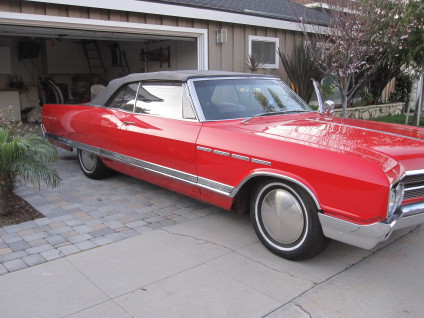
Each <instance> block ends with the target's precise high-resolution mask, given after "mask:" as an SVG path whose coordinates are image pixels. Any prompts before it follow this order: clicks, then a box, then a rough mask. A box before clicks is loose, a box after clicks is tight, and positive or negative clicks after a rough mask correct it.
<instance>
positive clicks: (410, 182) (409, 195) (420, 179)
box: [402, 173, 424, 199]
mask: <svg viewBox="0 0 424 318" xmlns="http://www.w3.org/2000/svg"><path fill="white" fill-rule="evenodd" d="M402 183H403V184H404V185H405V196H404V199H413V198H419V197H424V173H419V174H411V175H406V176H405V177H404V178H403V179H402Z"/></svg>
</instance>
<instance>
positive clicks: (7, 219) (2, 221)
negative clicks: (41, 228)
mask: <svg viewBox="0 0 424 318" xmlns="http://www.w3.org/2000/svg"><path fill="white" fill-rule="evenodd" d="M9 202H10V204H9V205H8V206H7V211H6V214H5V215H4V214H2V213H0V228H1V227H4V226H8V225H13V224H19V223H22V222H27V221H32V220H36V219H39V218H42V217H44V215H43V214H41V213H40V212H38V211H37V210H36V209H34V208H33V207H32V205H31V204H29V203H28V202H26V201H25V200H24V199H22V198H21V197H20V196H18V195H16V194H13V195H12V197H11V198H10V201H9Z"/></svg>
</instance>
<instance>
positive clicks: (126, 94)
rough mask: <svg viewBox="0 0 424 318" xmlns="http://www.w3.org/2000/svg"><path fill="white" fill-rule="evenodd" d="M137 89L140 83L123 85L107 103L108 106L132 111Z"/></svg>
mask: <svg viewBox="0 0 424 318" xmlns="http://www.w3.org/2000/svg"><path fill="white" fill-rule="evenodd" d="M137 89H138V83H130V84H126V85H124V86H122V87H121V88H120V89H119V90H118V91H117V92H116V93H115V95H114V96H113V97H112V99H111V100H110V101H109V102H108V103H107V106H108V107H111V108H119V109H122V110H126V111H130V112H132V111H133V110H134V105H135V97H136V94H137Z"/></svg>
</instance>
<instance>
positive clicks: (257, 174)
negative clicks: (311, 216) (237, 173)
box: [230, 172, 321, 210]
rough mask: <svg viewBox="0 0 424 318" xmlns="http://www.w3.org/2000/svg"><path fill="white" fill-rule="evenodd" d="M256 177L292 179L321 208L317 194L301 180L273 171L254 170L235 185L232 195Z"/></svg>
mask: <svg viewBox="0 0 424 318" xmlns="http://www.w3.org/2000/svg"><path fill="white" fill-rule="evenodd" d="M255 177H274V178H278V179H282V180H286V181H290V182H292V183H295V184H297V185H298V186H300V187H301V188H302V189H304V190H305V191H306V192H307V193H308V194H309V195H310V196H311V198H312V200H314V202H315V205H316V207H317V209H318V210H321V205H320V204H319V201H318V198H317V197H316V196H315V194H314V193H313V192H312V191H311V190H310V189H309V188H308V187H307V186H306V185H304V184H303V183H301V182H300V181H298V180H296V179H293V178H291V177H287V176H284V175H281V174H277V173H272V172H254V173H252V174H250V175H248V176H247V177H246V178H244V179H243V180H242V181H241V182H240V183H239V185H238V186H237V187H235V188H234V189H233V191H232V192H231V194H230V196H231V197H234V196H235V195H236V194H237V192H238V191H239V190H240V189H241V187H243V186H244V185H245V183H246V182H248V181H249V180H250V179H253V178H255Z"/></svg>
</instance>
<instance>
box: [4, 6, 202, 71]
mask: <svg viewBox="0 0 424 318" xmlns="http://www.w3.org/2000/svg"><path fill="white" fill-rule="evenodd" d="M0 24H5V25H14V26H34V27H46V28H55V29H58V32H59V29H76V30H90V31H101V32H122V33H131V34H140V33H146V34H152V35H165V36H170V37H193V38H195V39H196V40H197V52H198V53H197V67H198V69H199V70H207V69H208V30H207V29H199V28H187V27H177V26H167V25H153V24H142V23H134V22H120V21H106V20H96V19H84V18H71V17H59V16H46V15H38V14H22V13H12V12H0Z"/></svg>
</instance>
